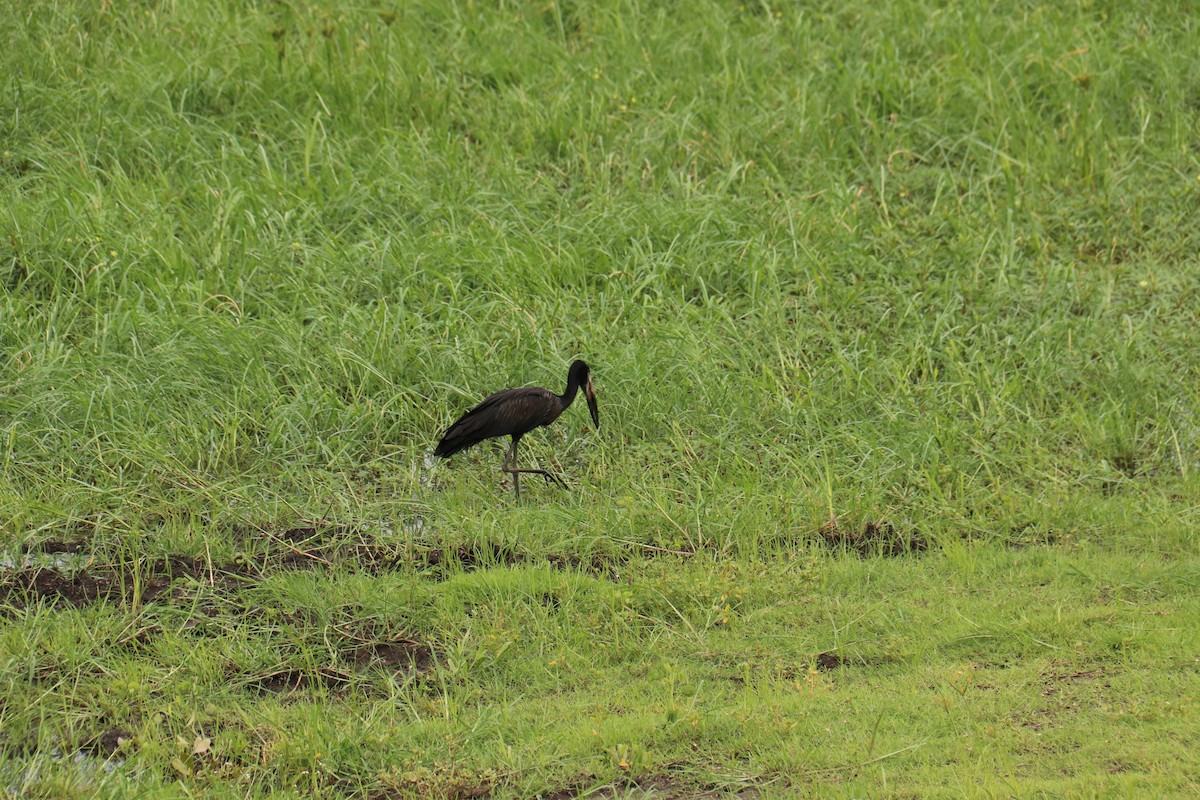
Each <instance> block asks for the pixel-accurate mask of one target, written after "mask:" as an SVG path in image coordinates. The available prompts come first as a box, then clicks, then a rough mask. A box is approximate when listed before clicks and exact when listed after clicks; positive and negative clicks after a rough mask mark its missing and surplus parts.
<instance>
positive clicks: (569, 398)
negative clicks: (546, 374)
mask: <svg viewBox="0 0 1200 800" xmlns="http://www.w3.org/2000/svg"><path fill="white" fill-rule="evenodd" d="M578 392H579V381H578V380H576V379H575V376H574V375H572V376H571V377H570V378H568V379H567V390H566V391H565V392H563V393H562V394H560V395H559V396H558V399H559V400H561V401H562V405H563V408H566V407H567V406H569V405H571V403H574V402H575V395H576V394H577V393H578Z"/></svg>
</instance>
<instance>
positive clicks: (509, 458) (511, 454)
mask: <svg viewBox="0 0 1200 800" xmlns="http://www.w3.org/2000/svg"><path fill="white" fill-rule="evenodd" d="M519 441H520V439H513V440H512V444H511V445H510V446H509V448H508V452H507V453H505V454H504V464H503V465H502V466H501V467H500V471H501V472H507V473H508V474H509V475H512V479H513V489H514V490H515V491H516V493H517V501H518V502H520V500H521V473H520V470H517V469H513V468H512V467H515V466H516V464H517V442H519ZM510 465H511V466H510Z"/></svg>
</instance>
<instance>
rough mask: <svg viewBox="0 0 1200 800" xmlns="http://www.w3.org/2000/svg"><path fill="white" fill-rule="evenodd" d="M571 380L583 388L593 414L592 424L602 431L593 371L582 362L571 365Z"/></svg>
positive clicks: (589, 409)
mask: <svg viewBox="0 0 1200 800" xmlns="http://www.w3.org/2000/svg"><path fill="white" fill-rule="evenodd" d="M571 379H572V380H574V381H575V382H576V383H577V384H578V385H581V386H583V396H584V397H585V398H587V404H588V411H590V412H591V413H592V424H594V425H595V426H596V430H600V412H599V410H597V408H596V387H595V385H594V384H593V383H592V370H591V368H590V367H588V365H587V364H585V363H584V362H582V361H576V362H575V363H574V364H572V365H571Z"/></svg>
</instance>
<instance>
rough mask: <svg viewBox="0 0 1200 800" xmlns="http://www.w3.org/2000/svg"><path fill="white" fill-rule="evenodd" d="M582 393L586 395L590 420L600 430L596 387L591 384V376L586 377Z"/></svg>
mask: <svg viewBox="0 0 1200 800" xmlns="http://www.w3.org/2000/svg"><path fill="white" fill-rule="evenodd" d="M583 394H584V396H585V397H587V404H588V411H591V412H592V422H593V423H594V424H595V426H596V430H600V412H599V411H598V410H596V387H595V386H593V385H592V379H591V378H588V382H587V385H586V386H584V387H583Z"/></svg>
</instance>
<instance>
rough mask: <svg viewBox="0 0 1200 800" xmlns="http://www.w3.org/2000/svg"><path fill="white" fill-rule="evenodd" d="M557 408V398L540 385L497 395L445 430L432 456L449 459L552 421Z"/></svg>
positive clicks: (506, 390)
mask: <svg viewBox="0 0 1200 800" xmlns="http://www.w3.org/2000/svg"><path fill="white" fill-rule="evenodd" d="M559 406H560V403H559V399H558V395H556V394H554V392H551V391H550V390H549V389H543V388H542V387H540V386H525V387H522V388H519V389H505V390H504V391H502V392H496V393H495V394H493V395H491V396H490V397H488V398H486V399H485V400H484V401H483V402H481V403H480V404H479V405H477V406H475V407H474V408H472V409H471V410H470V411H468V412H467V413H465V414H463V415H462V416H461V417H460V418H459V420H458V421H457V422H455V423H454V424H453V425H451V426H450V427H449V428H447V429H446V432H445V433H444V434H443V435H442V440H441V441H440V442H438V446H437V449H436V450H434V451H433V453H434V455H437V456H442V457H447V456H452V455H454V454H455V453H457V452H459V451H460V450H466V449H467V448H468V447H471V446H472V445H474V444H478V443H479V442H482V441H483V440H484V439H491V438H492V437H494V436H509V435H511V434H514V433H525V432H526V431H529V430H532V429H533V428H536V427H538V426H539V425H546V424H548V423H550V422H553V421H554V420H555V419H556V418H557V417H558V415H559V414H560V413H562V409H561V408H560V407H559Z"/></svg>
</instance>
